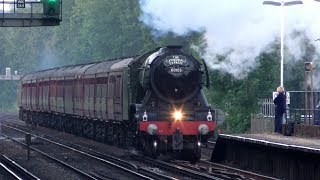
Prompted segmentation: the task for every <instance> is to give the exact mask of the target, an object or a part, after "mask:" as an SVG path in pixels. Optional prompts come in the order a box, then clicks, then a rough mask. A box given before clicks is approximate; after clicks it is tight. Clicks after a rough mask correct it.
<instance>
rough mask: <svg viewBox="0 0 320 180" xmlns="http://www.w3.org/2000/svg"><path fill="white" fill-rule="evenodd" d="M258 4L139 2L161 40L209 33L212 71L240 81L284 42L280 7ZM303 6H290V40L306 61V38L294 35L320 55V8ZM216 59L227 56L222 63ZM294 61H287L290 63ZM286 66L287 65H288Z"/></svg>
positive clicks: (207, 56) (308, 0)
mask: <svg viewBox="0 0 320 180" xmlns="http://www.w3.org/2000/svg"><path fill="white" fill-rule="evenodd" d="M262 2H263V1H259V0H255V1H253V0H241V1H237V0H223V1H214V0H161V1H158V0H149V1H147V0H140V6H141V10H142V12H143V13H142V15H141V17H140V19H141V21H143V22H144V23H145V24H147V25H148V26H150V27H152V28H153V29H154V30H155V33H157V35H161V34H164V33H167V32H174V33H175V34H177V35H185V34H187V33H188V32H190V31H199V32H200V31H203V30H205V38H206V41H207V43H208V47H207V49H206V53H205V54H203V56H204V58H205V59H206V61H207V63H208V64H209V65H210V67H211V68H213V69H219V70H223V71H225V72H228V73H231V74H233V75H234V76H235V77H237V78H242V77H245V76H246V74H247V73H248V72H249V71H250V70H252V69H254V68H255V67H256V65H257V63H256V62H257V61H256V57H257V56H258V55H259V54H260V53H261V52H263V51H268V50H270V49H268V48H269V47H271V46H268V45H269V44H270V43H272V42H274V40H280V7H275V6H267V5H262ZM303 3H304V4H303V5H296V6H289V7H285V13H284V14H285V18H284V21H285V25H284V28H285V39H284V42H285V43H284V44H285V46H286V47H287V48H288V51H289V52H288V51H286V52H285V53H290V54H291V55H292V56H294V57H295V58H296V59H298V60H299V58H301V56H303V54H304V53H305V52H304V49H305V48H303V47H302V44H301V43H300V42H301V37H292V36H290V34H291V32H293V31H303V32H305V35H306V37H308V38H309V39H310V40H311V41H312V42H311V43H312V44H314V46H315V47H316V52H319V51H320V41H314V40H316V39H318V38H320V20H319V19H320V3H318V2H315V1H313V0H305V1H303ZM217 55H225V56H227V59H226V61H223V62H219V61H218V60H217ZM292 60H293V59H285V60H284V61H285V63H286V64H290V63H289V62H288V61H292ZM286 61H287V62H286Z"/></svg>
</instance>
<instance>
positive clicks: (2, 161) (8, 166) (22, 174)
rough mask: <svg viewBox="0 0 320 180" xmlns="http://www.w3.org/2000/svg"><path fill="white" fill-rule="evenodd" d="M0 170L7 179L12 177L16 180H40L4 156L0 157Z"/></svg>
mask: <svg viewBox="0 0 320 180" xmlns="http://www.w3.org/2000/svg"><path fill="white" fill-rule="evenodd" d="M0 169H2V171H5V172H3V173H6V175H7V177H6V178H8V179H10V177H12V178H13V179H18V180H24V179H27V180H40V179H39V178H38V177H37V176H35V175H33V174H32V173H31V172H29V171H28V170H26V169H24V168H23V167H22V166H20V165H19V164H18V163H16V162H14V161H13V160H11V159H10V158H8V157H7V156H4V155H2V156H1V157H0ZM0 172H1V170H0ZM0 174H1V173H0Z"/></svg>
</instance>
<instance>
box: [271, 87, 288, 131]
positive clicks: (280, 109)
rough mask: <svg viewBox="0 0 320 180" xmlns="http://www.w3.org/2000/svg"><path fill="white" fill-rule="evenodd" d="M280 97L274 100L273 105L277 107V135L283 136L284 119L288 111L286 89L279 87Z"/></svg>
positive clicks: (275, 124) (275, 125) (275, 123)
mask: <svg viewBox="0 0 320 180" xmlns="http://www.w3.org/2000/svg"><path fill="white" fill-rule="evenodd" d="M277 92H278V96H277V97H276V98H275V99H274V101H273V103H274V104H275V105H276V110H275V122H274V127H275V133H279V134H281V132H282V118H283V114H284V113H285V111H286V96H285V94H284V88H283V87H281V86H279V87H278V88H277Z"/></svg>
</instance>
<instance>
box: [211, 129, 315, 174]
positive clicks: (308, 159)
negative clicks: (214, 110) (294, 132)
mask: <svg viewBox="0 0 320 180" xmlns="http://www.w3.org/2000/svg"><path fill="white" fill-rule="evenodd" d="M211 161H213V162H216V163H222V164H227V165H231V166H234V167H236V168H240V169H245V170H249V171H253V172H256V173H260V174H264V175H268V176H272V177H275V178H279V179H320V139H319V138H302V137H295V136H283V135H281V134H236V135H228V134H220V135H219V137H218V139H217V142H216V145H215V148H214V150H213V153H212V156H211Z"/></svg>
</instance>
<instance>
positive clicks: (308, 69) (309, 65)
mask: <svg viewBox="0 0 320 180" xmlns="http://www.w3.org/2000/svg"><path fill="white" fill-rule="evenodd" d="M304 64H305V71H306V72H310V71H312V62H305V63H304Z"/></svg>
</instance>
